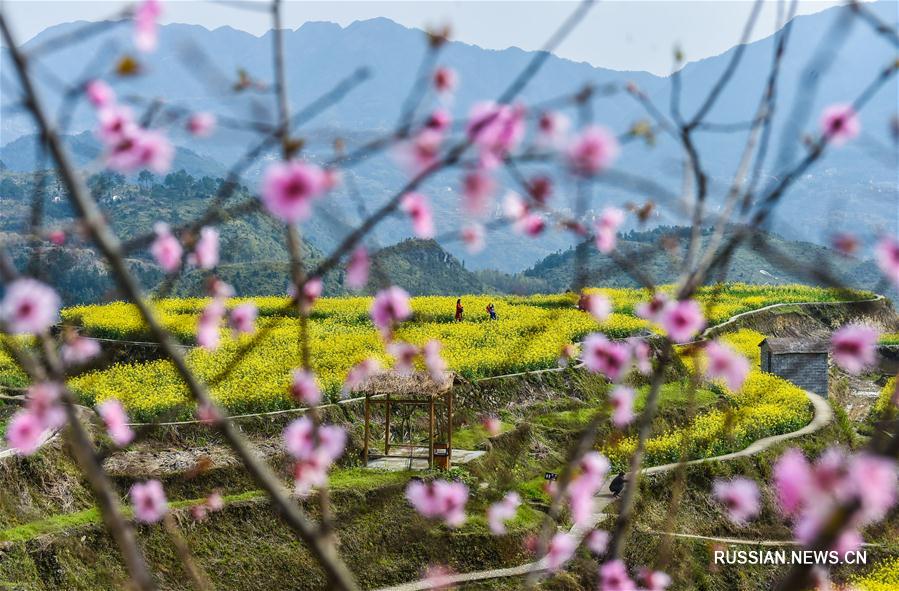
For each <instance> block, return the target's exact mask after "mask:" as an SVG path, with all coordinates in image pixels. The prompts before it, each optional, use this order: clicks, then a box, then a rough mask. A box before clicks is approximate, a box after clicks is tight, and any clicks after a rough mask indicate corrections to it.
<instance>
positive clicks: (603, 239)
mask: <svg viewBox="0 0 899 591" xmlns="http://www.w3.org/2000/svg"><path fill="white" fill-rule="evenodd" d="M623 223H624V212H623V211H622V210H620V209H618V208H617V207H607V208H605V209H604V210H602V213H601V214H600V215H599V217H598V218H597V219H596V222H595V223H594V230H595V232H596V248H597V250H599V252H601V253H603V254H609V253H610V252H612V251H613V250H615V244H616V243H617V241H618V228H620V227H621V224H623Z"/></svg>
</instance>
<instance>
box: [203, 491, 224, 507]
mask: <svg viewBox="0 0 899 591" xmlns="http://www.w3.org/2000/svg"><path fill="white" fill-rule="evenodd" d="M206 507H207V508H209V510H210V511H212V512H215V511H221V510H222V509H224V508H225V500H224V499H223V498H222V493H220V492H218V491H214V492H212V493H210V494H209V496H208V497H206Z"/></svg>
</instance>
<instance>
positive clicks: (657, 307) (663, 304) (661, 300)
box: [634, 291, 669, 322]
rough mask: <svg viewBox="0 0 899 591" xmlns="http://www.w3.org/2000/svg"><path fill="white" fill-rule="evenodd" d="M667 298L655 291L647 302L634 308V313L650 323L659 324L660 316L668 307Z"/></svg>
mask: <svg viewBox="0 0 899 591" xmlns="http://www.w3.org/2000/svg"><path fill="white" fill-rule="evenodd" d="M668 301H669V300H668V296H667V295H665V294H664V293H662V292H660V291H657V292H656V293H654V294H653V295H652V299H650V300H649V301H648V302H640V303H639V304H637V305H636V306H635V307H634V313H635V314H636V315H637V316H638V317H640V318H643V319H644V320H649V321H650V322H661V321H662V314H663V313H664V312H665V309H666V308H667V306H668Z"/></svg>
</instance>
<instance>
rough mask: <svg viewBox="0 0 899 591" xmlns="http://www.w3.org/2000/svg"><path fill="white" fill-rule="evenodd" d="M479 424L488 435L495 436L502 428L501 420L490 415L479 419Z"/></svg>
mask: <svg viewBox="0 0 899 591" xmlns="http://www.w3.org/2000/svg"><path fill="white" fill-rule="evenodd" d="M481 426H482V427H484V430H485V431H487V434H488V435H490V437H496V436H497V435H499V434H500V432H501V431H502V429H503V424H502V422H501V421H500V420H499V419H498V418H497V417H495V416H492V415H491V416H488V417H484V418H483V420H481Z"/></svg>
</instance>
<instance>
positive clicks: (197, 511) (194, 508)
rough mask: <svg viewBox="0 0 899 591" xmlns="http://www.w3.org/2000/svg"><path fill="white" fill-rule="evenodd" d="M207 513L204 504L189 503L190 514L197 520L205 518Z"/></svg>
mask: <svg viewBox="0 0 899 591" xmlns="http://www.w3.org/2000/svg"><path fill="white" fill-rule="evenodd" d="M207 513H208V510H207V509H206V505H191V507H190V516H191V517H193V518H194V519H196V520H197V521H203V520H205V519H206V515H207Z"/></svg>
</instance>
